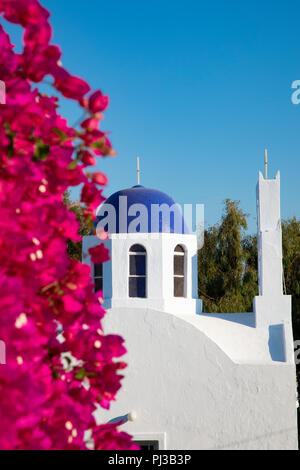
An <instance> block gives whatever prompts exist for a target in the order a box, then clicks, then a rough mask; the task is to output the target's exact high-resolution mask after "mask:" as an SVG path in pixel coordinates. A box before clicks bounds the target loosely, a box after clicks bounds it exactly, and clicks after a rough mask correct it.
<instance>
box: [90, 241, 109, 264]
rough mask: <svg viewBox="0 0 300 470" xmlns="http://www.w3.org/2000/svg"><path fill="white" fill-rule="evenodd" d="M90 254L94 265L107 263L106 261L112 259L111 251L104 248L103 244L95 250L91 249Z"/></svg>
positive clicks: (94, 248)
mask: <svg viewBox="0 0 300 470" xmlns="http://www.w3.org/2000/svg"><path fill="white" fill-rule="evenodd" d="M89 253H90V255H91V260H92V263H95V264H99V263H105V262H106V261H109V259H110V257H109V251H108V249H107V248H106V247H105V246H104V244H103V243H101V244H100V245H97V246H95V247H93V248H90V249H89Z"/></svg>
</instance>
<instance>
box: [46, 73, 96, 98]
mask: <svg viewBox="0 0 300 470" xmlns="http://www.w3.org/2000/svg"><path fill="white" fill-rule="evenodd" d="M54 86H55V88H56V89H57V90H58V91H60V92H61V93H62V95H63V96H65V97H66V98H71V99H74V100H80V99H81V98H82V97H83V96H84V95H86V94H87V93H88V92H89V91H90V89H91V88H90V86H89V85H88V84H87V82H86V81H84V80H82V78H79V77H75V76H73V75H71V74H69V73H68V72H67V71H66V70H64V69H62V68H60V69H58V70H56V71H55V82H54Z"/></svg>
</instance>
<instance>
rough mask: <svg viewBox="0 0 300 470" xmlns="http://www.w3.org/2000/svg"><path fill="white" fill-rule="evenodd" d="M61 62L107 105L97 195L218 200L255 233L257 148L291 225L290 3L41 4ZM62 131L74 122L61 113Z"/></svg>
mask: <svg viewBox="0 0 300 470" xmlns="http://www.w3.org/2000/svg"><path fill="white" fill-rule="evenodd" d="M42 3H43V4H44V5H45V6H46V7H48V8H49V9H50V10H51V12H52V24H53V27H54V30H55V36H54V42H55V43H57V44H59V45H60V46H61V47H62V49H63V52H64V55H63V63H64V65H65V66H66V67H67V68H69V69H70V71H71V72H72V73H74V74H77V75H80V76H82V77H83V78H85V79H87V80H88V81H89V82H90V83H91V85H92V86H93V87H94V88H101V89H102V90H103V91H104V92H105V93H107V94H109V95H110V98H111V105H110V108H109V111H108V112H107V113H106V118H105V120H104V122H103V128H104V129H106V130H109V131H111V136H110V137H111V139H112V142H113V144H114V146H115V148H116V150H117V153H118V157H117V158H116V159H108V160H106V161H103V160H100V161H99V165H98V168H99V169H102V170H104V171H105V172H106V173H107V174H108V176H109V178H110V185H109V187H108V190H107V192H106V194H107V195H109V194H110V193H111V192H113V191H116V190H118V189H120V188H124V187H128V186H132V185H134V184H136V156H137V155H139V156H140V157H141V166H142V174H141V178H142V181H141V182H142V184H143V185H145V186H149V187H154V188H157V189H161V190H163V191H165V192H167V193H168V194H170V195H171V196H172V197H173V198H174V199H175V201H176V202H178V203H182V204H183V203H194V204H195V203H204V204H205V216H206V222H207V223H208V224H213V223H215V222H216V221H217V220H219V218H220V215H221V211H222V202H223V201H224V199H225V198H227V197H228V198H231V199H234V200H240V201H241V206H242V207H243V208H244V209H245V210H246V212H248V213H249V214H250V219H249V229H250V231H251V232H252V231H254V230H255V220H254V218H255V185H256V182H257V178H258V170H259V169H261V170H263V167H264V149H265V147H267V148H268V149H269V159H270V165H269V172H270V176H271V177H273V176H275V173H276V171H277V170H278V169H280V170H281V180H282V216H283V217H285V218H286V217H291V216H293V215H296V216H298V217H299V216H300V207H299V206H300V204H299V203H300V196H299V186H300V158H299V157H300V105H298V106H295V105H293V104H292V102H291V93H292V90H291V84H292V82H293V81H294V80H297V79H300V57H299V44H300V41H299V39H300V21H299V18H300V4H299V3H298V2H294V1H290V0H287V1H284V2H283V1H280V2H279V1H256V0H254V1H253V0H252V1H251V2H250V1H247V2H241V1H233V0H228V1H224V0H223V1H220V0H217V1H214V2H209V1H205V2H204V1H199V0H185V1H178V0H150V1H140V0H139V1H137V0H128V1H124V0H106V1H101V0H100V1H99V0H88V1H86V2H83V1H82V0H65V1H61V0H59V1H58V0H43V2H42ZM63 112H64V113H65V114H66V115H67V116H68V117H69V119H70V122H73V121H75V120H76V118H77V117H78V111H77V109H76V108H75V107H73V106H70V105H63Z"/></svg>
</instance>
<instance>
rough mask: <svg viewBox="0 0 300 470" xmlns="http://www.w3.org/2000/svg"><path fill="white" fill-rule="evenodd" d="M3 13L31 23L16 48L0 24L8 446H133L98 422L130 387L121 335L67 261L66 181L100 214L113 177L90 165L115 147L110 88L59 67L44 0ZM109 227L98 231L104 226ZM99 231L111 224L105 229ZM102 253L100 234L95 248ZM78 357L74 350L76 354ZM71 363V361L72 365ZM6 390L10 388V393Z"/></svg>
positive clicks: (73, 220) (102, 257)
mask: <svg viewBox="0 0 300 470" xmlns="http://www.w3.org/2000/svg"><path fill="white" fill-rule="evenodd" d="M0 14H1V15H2V14H3V15H4V18H5V19H6V20H7V21H10V22H12V23H16V24H19V25H21V26H22V27H23V28H24V35H23V38H24V50H23V52H22V53H20V54H17V53H16V52H15V51H14V47H13V45H12V44H11V41H10V38H9V36H8V35H7V34H6V32H5V31H4V30H3V28H2V26H1V25H0V78H1V79H2V80H4V81H5V84H6V105H5V106H1V113H0V167H1V172H0V212H1V218H0V266H1V269H0V340H1V341H5V343H6V344H7V345H8V347H7V350H6V358H5V359H6V364H5V365H3V366H1V367H0V396H1V401H0V417H1V426H0V449H5V450H9V449H14V450H29V449H30V450H32V449H36V450H50V449H52V450H62V449H64V450H73V449H74V450H75V449H76V450H81V449H87V443H86V441H85V439H84V436H85V433H86V431H90V432H91V433H92V435H93V436H94V439H95V448H96V449H133V448H135V446H134V445H133V444H132V438H131V437H130V436H129V435H127V434H125V433H122V432H120V431H119V429H118V427H117V426H115V425H114V426H108V427H107V426H105V427H99V426H98V425H97V423H96V421H95V418H94V412H95V411H96V409H97V406H98V405H100V406H101V407H103V408H105V409H107V408H109V406H110V403H111V401H112V400H115V398H116V394H117V392H118V390H119V389H120V387H121V380H122V378H123V376H122V374H121V373H120V371H122V370H123V369H124V367H125V364H124V362H122V361H121V360H119V358H120V357H121V356H122V355H123V354H125V352H126V350H125V347H124V341H123V339H122V338H120V337H119V336H117V335H105V333H104V331H103V329H102V323H101V322H102V319H103V317H104V315H105V313H106V312H105V310H104V309H103V307H102V306H101V304H100V302H99V293H95V292H94V286H93V284H92V281H91V268H90V266H88V265H85V264H82V263H80V262H79V261H77V260H74V259H70V257H69V255H68V252H67V247H68V244H69V243H70V241H72V242H80V240H81V237H80V236H79V235H78V230H79V223H78V221H77V217H76V215H75V213H73V211H72V209H71V208H68V207H67V205H66V204H65V203H64V200H65V199H64V193H65V191H66V190H67V189H68V188H70V187H72V186H78V185H82V193H81V203H82V204H78V207H81V208H82V216H84V217H86V218H87V219H88V221H89V222H90V221H91V222H92V220H95V219H96V216H95V209H96V208H97V207H98V206H99V205H100V204H101V202H103V201H104V200H105V199H104V197H103V195H102V189H99V187H97V185H101V186H104V185H105V184H106V183H107V178H106V176H105V175H104V174H103V173H101V172H96V173H95V174H91V173H85V168H86V167H87V166H92V165H95V164H96V158H95V156H94V155H101V156H104V155H113V153H114V151H113V149H112V146H111V143H110V141H109V140H108V138H107V136H106V133H105V132H103V131H100V130H99V129H98V127H99V125H100V121H101V120H102V118H103V115H102V113H101V112H102V111H104V110H105V109H106V108H107V105H108V98H107V97H106V96H104V95H102V93H101V92H99V91H97V92H95V93H93V94H92V95H91V97H90V98H89V99H88V98H86V97H85V95H86V94H87V93H89V91H90V87H89V85H88V84H87V83H86V82H85V81H84V80H83V79H81V78H79V77H74V76H73V75H71V74H70V73H69V72H68V71H67V70H65V69H64V68H62V67H61V65H60V58H61V50H60V49H59V47H58V46H55V45H52V44H51V43H50V41H51V37H52V30H51V27H50V24H49V12H48V11H47V10H46V9H45V8H43V7H42V6H41V5H40V2H39V1H38V0H0ZM47 75H50V77H53V78H54V84H53V86H54V88H55V91H57V90H58V91H60V93H61V94H62V95H63V96H64V97H67V98H70V99H75V100H77V101H78V102H79V104H80V106H82V107H83V108H84V109H85V111H86V112H87V113H89V115H90V117H89V118H88V119H86V120H85V121H84V122H83V123H81V131H79V130H77V129H75V128H74V127H71V126H70V125H69V124H68V122H67V120H66V119H64V118H63V117H62V116H60V115H59V114H58V105H59V102H58V98H57V97H51V96H46V95H44V94H42V93H41V91H40V90H39V88H38V85H36V84H39V83H40V82H41V80H43V79H44V77H45V76H47ZM100 235H101V236H100ZM98 238H99V239H102V240H105V239H106V238H107V234H106V233H104V232H102V233H101V234H100V232H99V231H98ZM90 253H91V257H92V260H93V262H96V263H103V262H105V261H107V260H108V259H109V252H108V250H107V249H106V248H105V247H104V245H103V244H100V245H99V246H96V247H94V248H91V250H90ZM71 357H72V359H71ZM72 361H74V364H72ZM7 391H9V393H7Z"/></svg>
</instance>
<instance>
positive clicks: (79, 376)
mask: <svg viewBox="0 0 300 470" xmlns="http://www.w3.org/2000/svg"><path fill="white" fill-rule="evenodd" d="M84 378H85V370H84V368H83V367H82V368H81V369H80V370H78V371H77V372H76V374H75V379H76V380H83V379H84Z"/></svg>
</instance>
